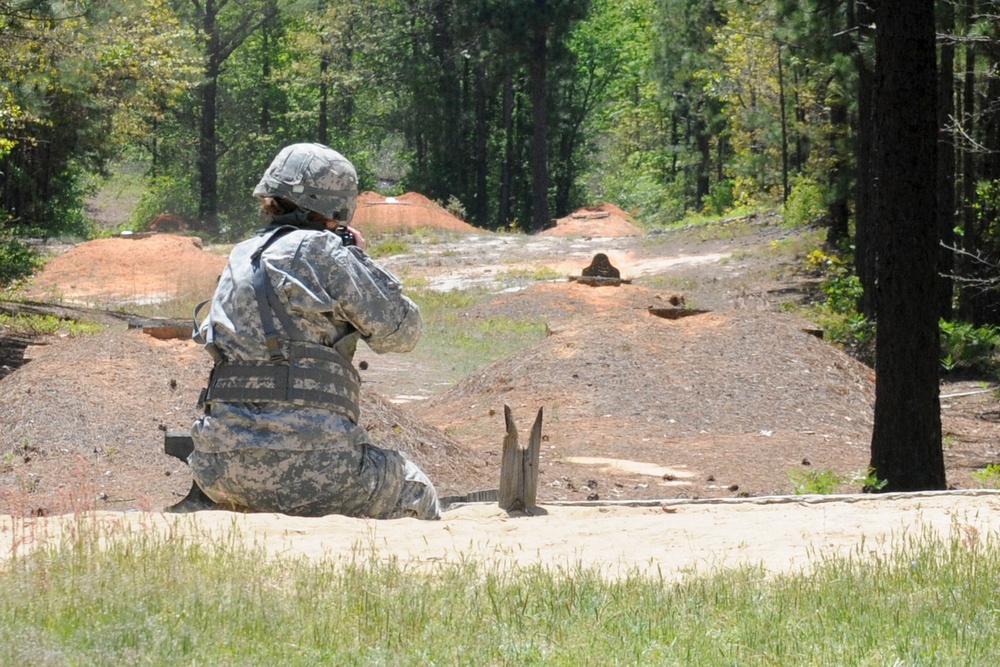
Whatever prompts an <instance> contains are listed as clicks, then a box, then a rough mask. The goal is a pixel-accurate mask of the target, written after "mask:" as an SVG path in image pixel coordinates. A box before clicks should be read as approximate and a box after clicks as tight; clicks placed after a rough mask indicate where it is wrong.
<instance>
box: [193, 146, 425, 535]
mask: <svg viewBox="0 0 1000 667" xmlns="http://www.w3.org/2000/svg"><path fill="white" fill-rule="evenodd" d="M357 194H358V191H357V175H356V173H355V170H354V166H353V165H352V164H351V163H350V162H349V161H348V160H347V159H346V158H344V157H343V156H342V155H340V154H339V153H337V152H336V151H334V150H332V149H331V148H329V147H327V146H323V145H321V144H294V145H291V146H288V147H286V148H284V149H283V150H282V151H281V152H280V153H279V154H278V156H277V157H276V158H275V159H274V161H273V162H272V163H271V165H270V167H268V169H267V171H266V172H265V173H264V177H263V178H262V179H261V181H260V183H258V185H257V187H256V189H255V190H254V195H255V196H256V197H259V198H260V200H261V208H262V210H263V211H264V213H265V214H266V215H267V216H268V217H269V222H270V224H269V225H268V227H267V228H266V229H264V230H262V231H261V232H259V233H258V234H257V235H256V236H254V237H253V238H251V239H248V240H246V241H243V242H242V243H240V244H238V245H237V246H236V247H235V248H233V251H232V253H231V254H230V256H229V262H228V264H227V265H226V268H225V271H224V272H223V274H222V276H221V278H220V279H219V284H218V287H217V288H216V291H215V295H214V296H213V297H212V300H211V310H210V312H209V315H208V316H207V317H206V318H205V321H204V322H203V323H202V324H201V326H200V328H199V331H198V335H196V337H195V338H196V340H198V342H200V343H203V344H204V345H205V348H206V350H208V352H209V353H210V354H211V355H212V357H213V359H214V360H215V366H214V368H213V370H212V374H211V377H210V379H209V385H208V387H207V388H206V390H205V392H204V393H203V400H204V405H205V416H204V417H203V418H201V419H199V420H198V421H197V422H195V424H194V426H193V427H192V429H191V438H192V440H193V442H194V452H193V453H192V454H191V456H190V457H189V458H188V463H189V464H190V466H191V470H192V472H193V474H194V479H195V482H196V484H197V486H198V487H200V489H201V490H202V491H204V493H205V494H206V495H207V496H208V497H209V498H210V499H211V500H213V501H215V502H217V503H221V504H225V505H230V506H234V507H236V508H244V509H249V510H254V511H265V512H282V513H285V514H292V515H298V516H322V515H326V514H344V515H347V516H358V517H372V518H397V517H417V518H420V519H436V518H438V517H439V516H440V510H439V506H438V499H437V494H436V492H435V490H434V487H433V485H432V484H431V482H430V480H429V479H428V478H427V476H426V475H425V474H424V473H423V471H421V470H420V468H419V467H417V465H416V464H414V463H413V462H412V461H410V460H409V459H407V458H406V456H405V455H404V454H402V453H401V452H397V451H392V450H387V449H382V448H380V447H376V446H375V445H373V444H372V443H371V442H370V440H369V438H368V435H367V432H366V431H365V429H364V428H362V427H361V426H359V425H358V412H359V406H358V400H359V395H360V378H359V376H358V373H357V371H356V370H355V368H354V365H353V358H354V352H355V348H356V346H357V342H358V340H359V339H360V340H363V341H365V343H366V344H367V345H368V347H370V348H371V349H372V350H374V351H375V352H377V353H382V352H390V351H391V352H408V351H410V350H412V349H413V347H414V346H415V345H416V344H417V339H418V338H419V337H420V331H421V319H420V312H419V310H418V309H417V306H416V304H414V303H413V301H411V300H410V299H409V298H407V297H406V296H404V295H403V294H402V292H401V286H400V283H399V280H397V279H396V277H395V276H393V275H392V274H391V273H389V272H388V271H386V270H385V269H383V268H381V267H380V266H379V265H378V264H376V263H375V262H374V261H372V259H371V258H369V257H368V255H367V254H365V252H364V250H363V249H362V248H361V247H359V246H358V245H356V241H357V240H358V239H360V235H359V234H357V232H356V230H353V229H351V228H349V227H347V224H348V223H349V222H350V221H351V217H352V216H353V214H354V209H355V206H356V203H357Z"/></svg>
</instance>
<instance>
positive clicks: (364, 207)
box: [352, 192, 478, 234]
mask: <svg viewBox="0 0 1000 667" xmlns="http://www.w3.org/2000/svg"><path fill="white" fill-rule="evenodd" d="M352 224H353V225H354V226H355V227H357V228H358V229H360V230H361V232H362V233H368V234H371V233H372V232H387V231H400V230H408V229H418V228H421V227H433V228H438V229H447V230H452V231H457V232H475V231H478V230H477V229H476V228H475V227H473V226H472V225H470V224H469V223H467V222H464V221H463V220H461V219H459V218H458V217H456V216H454V215H452V214H451V213H449V212H448V211H447V210H445V208H444V207H443V206H441V205H440V204H438V203H436V202H433V201H431V200H430V199H428V198H427V197H425V196H423V195H421V194H418V193H416V192H407V193H406V194H405V195H400V196H398V197H383V196H382V195H380V194H377V193H375V192H362V193H361V194H360V195H359V196H358V208H357V210H356V211H355V212H354V220H353V222H352Z"/></svg>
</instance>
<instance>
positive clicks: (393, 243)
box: [368, 238, 410, 257]
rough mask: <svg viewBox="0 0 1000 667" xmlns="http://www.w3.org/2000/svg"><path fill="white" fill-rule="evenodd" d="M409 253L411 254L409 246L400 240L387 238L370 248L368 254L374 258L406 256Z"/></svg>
mask: <svg viewBox="0 0 1000 667" xmlns="http://www.w3.org/2000/svg"><path fill="white" fill-rule="evenodd" d="M408 252H410V246H409V244H408V243H406V241H403V240H401V239H398V238H386V239H383V240H380V241H379V242H378V243H375V244H374V245H371V246H369V247H368V254H369V255H371V256H372V257H389V256H391V255H405V254H406V253H408Z"/></svg>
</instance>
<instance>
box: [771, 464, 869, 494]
mask: <svg viewBox="0 0 1000 667" xmlns="http://www.w3.org/2000/svg"><path fill="white" fill-rule="evenodd" d="M788 478H789V479H790V480H791V481H792V482H793V483H794V485H795V489H794V493H795V495H805V494H818V495H830V494H832V493H836V492H837V490H838V489H840V487H842V486H844V485H845V484H848V483H851V484H858V485H859V486H860V487H861V489H863V490H864V491H866V492H872V491H879V490H881V489H883V488H885V486H886V484H888V481H887V480H884V479H879V478H878V476H877V475H876V474H875V470H874V468H868V469H867V470H863V471H860V472H858V473H855V474H854V475H850V476H848V475H840V474H837V473H836V472H834V471H833V470H830V469H829V468H817V469H812V468H810V469H808V470H791V471H789V472H788Z"/></svg>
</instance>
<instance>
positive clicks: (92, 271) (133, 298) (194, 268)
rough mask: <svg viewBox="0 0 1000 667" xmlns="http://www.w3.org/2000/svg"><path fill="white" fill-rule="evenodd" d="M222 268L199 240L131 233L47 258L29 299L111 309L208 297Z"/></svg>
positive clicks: (220, 259)
mask: <svg viewBox="0 0 1000 667" xmlns="http://www.w3.org/2000/svg"><path fill="white" fill-rule="evenodd" d="M225 265H226V258H225V257H224V256H222V255H218V254H215V253H211V252H208V251H206V250H204V249H203V248H202V244H201V239H199V238H197V237H193V236H175V235H173V234H153V235H135V236H134V237H128V236H122V237H115V238H107V239H97V240H95V241H88V242H86V243H81V244H79V245H77V246H75V247H74V248H72V249H71V250H69V251H67V252H65V253H63V254H61V255H58V256H57V257H54V258H52V259H51V260H49V262H48V263H47V264H46V265H45V268H44V269H43V270H42V271H41V272H40V273H39V274H38V275H36V276H35V279H34V284H33V286H32V288H31V289H30V290H29V292H28V296H29V297H30V298H38V299H45V298H47V297H49V298H50V297H53V296H54V297H57V298H58V299H62V300H66V301H70V302H75V303H85V304H99V305H102V306H105V307H112V306H116V305H122V304H130V303H156V302H159V301H167V300H170V299H174V298H178V297H181V298H183V297H184V296H185V295H193V297H192V298H193V299H196V298H197V297H198V295H211V294H212V292H213V291H214V289H215V283H216V280H217V279H218V277H219V274H221V273H222V269H223V267H224V266H225Z"/></svg>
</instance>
